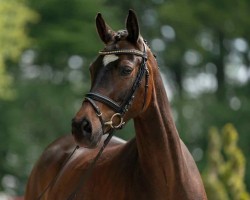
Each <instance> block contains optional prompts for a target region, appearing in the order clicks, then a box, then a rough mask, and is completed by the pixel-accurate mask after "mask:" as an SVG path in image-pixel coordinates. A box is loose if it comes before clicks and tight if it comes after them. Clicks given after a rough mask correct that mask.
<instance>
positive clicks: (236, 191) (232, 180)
mask: <svg viewBox="0 0 250 200" xmlns="http://www.w3.org/2000/svg"><path fill="white" fill-rule="evenodd" d="M209 136H210V137H209V146H208V150H207V156H208V160H207V162H208V163H207V166H206V168H205V170H204V173H203V180H204V183H205V187H206V192H207V195H208V199H213V200H248V199H249V198H250V194H249V193H248V192H247V191H246V185H245V183H244V177H245V166H246V163H245V157H244V155H243V153H242V151H241V150H240V149H239V147H238V144H237V142H238V133H237V131H236V129H235V128H234V127H233V125H232V124H227V125H225V126H224V127H223V129H222V134H219V133H218V130H217V129H216V128H211V129H210V132H209Z"/></svg>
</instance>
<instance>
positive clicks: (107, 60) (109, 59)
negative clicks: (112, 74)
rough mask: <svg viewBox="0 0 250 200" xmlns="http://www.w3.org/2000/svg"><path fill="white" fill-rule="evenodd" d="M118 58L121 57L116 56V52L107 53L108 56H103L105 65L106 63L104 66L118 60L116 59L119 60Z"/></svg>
mask: <svg viewBox="0 0 250 200" xmlns="http://www.w3.org/2000/svg"><path fill="white" fill-rule="evenodd" d="M118 59H119V57H118V56H116V55H114V54H111V55H106V56H104V58H103V65H104V67H105V66H107V65H108V64H109V63H111V62H114V61H116V60H118Z"/></svg>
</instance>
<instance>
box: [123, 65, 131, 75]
mask: <svg viewBox="0 0 250 200" xmlns="http://www.w3.org/2000/svg"><path fill="white" fill-rule="evenodd" d="M132 71H133V68H131V67H123V68H122V69H121V75H122V76H128V75H129V74H131V72H132Z"/></svg>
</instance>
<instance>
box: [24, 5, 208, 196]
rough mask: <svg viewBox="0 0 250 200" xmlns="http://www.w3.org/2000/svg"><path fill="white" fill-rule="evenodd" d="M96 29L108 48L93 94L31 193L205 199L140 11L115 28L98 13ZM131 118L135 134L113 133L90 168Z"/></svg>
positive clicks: (53, 148)
mask: <svg viewBox="0 0 250 200" xmlns="http://www.w3.org/2000/svg"><path fill="white" fill-rule="evenodd" d="M96 27H97V32H98V34H99V36H100V38H101V40H102V41H103V42H104V44H105V47H104V49H103V50H102V51H100V52H99V55H98V57H97V58H96V60H95V61H94V62H93V63H92V64H91V66H90V73H91V89H90V92H89V93H87V94H86V96H85V99H84V101H83V103H82V106H81V108H80V110H79V111H78V112H77V114H76V116H75V117H74V119H73V120H72V135H67V136H63V137H62V138H59V139H58V140H56V141H55V142H53V143H52V144H51V145H49V146H48V147H47V149H46V150H45V151H44V153H43V154H42V156H41V157H40V159H39V160H38V162H37V163H36V165H35V166H34V168H33V170H32V173H31V175H30V177H29V181H28V184H27V188H26V193H25V199H26V200H36V199H47V200H57V199H58V200H69V199H78V200H80V199H84V200H148V199H150V200H206V199H207V197H206V193H205V190H204V186H203V183H202V180H201V177H200V173H199V171H198V169H197V166H196V164H195V162H194V160H193V158H192V156H191V154H190V153H189V151H188V149H187V148H186V146H185V144H184V143H183V142H182V140H181V139H180V137H179V135H178V132H177V129H176V126H175V124H174V121H173V118H172V116H171V110H170V105H169V102H168V98H167V95H166V92H165V89H164V85H163V82H162V80H161V76H160V72H159V69H158V65H157V61H156V59H155V57H154V55H153V53H152V52H151V50H150V48H149V47H148V45H147V44H146V42H145V41H144V40H143V38H142V36H141V35H140V31H139V25H138V20H137V17H136V14H135V13H134V11H132V10H130V11H129V14H128V16H127V20H126V30H120V31H117V32H115V31H113V30H112V29H111V28H110V27H109V26H108V25H107V24H106V22H105V21H104V19H103V17H102V15H101V14H100V13H99V14H98V15H97V17H96ZM130 119H133V120H134V126H135V133H136V136H135V138H133V139H131V140H130V141H128V142H124V141H122V140H120V139H118V138H116V137H113V138H111V137H110V138H111V140H110V142H109V144H108V145H107V147H106V148H105V149H104V151H103V153H102V155H101V156H100V157H99V159H98V160H97V161H96V163H95V165H94V166H91V163H93V160H94V159H95V158H96V155H97V153H98V152H99V150H100V149H102V147H101V145H99V143H101V142H104V138H105V136H104V135H105V134H106V133H110V134H111V133H112V132H113V131H114V130H116V129H120V128H122V127H123V126H124V125H125V123H126V122H128V121H129V120H130ZM110 138H109V139H110ZM76 144H78V145H79V146H80V148H79V149H77V150H76V148H75V146H76ZM102 150H103V149H102ZM65 160H66V162H65ZM90 168H91V173H90V170H89V169H90ZM88 173H89V176H88V178H87V179H84V177H86V174H88ZM55 177H56V178H55ZM83 179H84V181H82V180H83Z"/></svg>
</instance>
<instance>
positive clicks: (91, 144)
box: [74, 131, 102, 149]
mask: <svg viewBox="0 0 250 200" xmlns="http://www.w3.org/2000/svg"><path fill="white" fill-rule="evenodd" d="M74 139H75V142H76V144H77V145H78V146H80V147H84V148H88V149H95V148H96V147H98V146H99V144H100V141H101V139H102V131H99V132H97V133H94V134H93V135H92V137H91V138H90V139H85V138H83V137H81V138H79V137H76V136H75V135H74Z"/></svg>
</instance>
